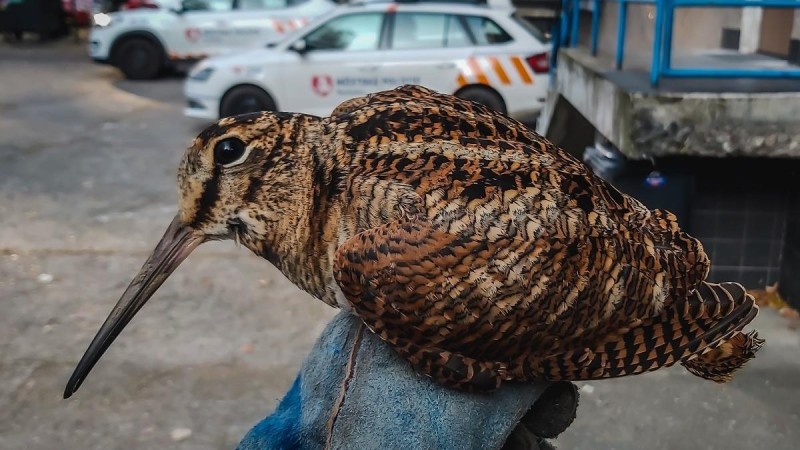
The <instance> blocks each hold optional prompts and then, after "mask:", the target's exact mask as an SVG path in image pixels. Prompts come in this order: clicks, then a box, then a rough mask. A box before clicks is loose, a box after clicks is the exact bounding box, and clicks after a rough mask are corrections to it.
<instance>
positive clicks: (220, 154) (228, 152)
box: [214, 138, 245, 166]
mask: <svg viewBox="0 0 800 450" xmlns="http://www.w3.org/2000/svg"><path fill="white" fill-rule="evenodd" d="M244 154H245V146H244V142H242V141H241V140H239V139H237V138H227V139H223V140H221V141H219V142H217V145H215V146H214V162H215V163H217V164H220V165H223V166H229V165H231V164H233V163H236V162H241V161H242V160H243V159H244V158H243V157H244Z"/></svg>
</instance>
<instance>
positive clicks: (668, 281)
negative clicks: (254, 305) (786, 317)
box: [68, 86, 762, 391]
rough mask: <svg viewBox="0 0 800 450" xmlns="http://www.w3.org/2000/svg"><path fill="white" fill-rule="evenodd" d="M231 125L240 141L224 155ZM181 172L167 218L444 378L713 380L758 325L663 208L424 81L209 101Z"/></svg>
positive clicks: (741, 352) (492, 383)
mask: <svg viewBox="0 0 800 450" xmlns="http://www.w3.org/2000/svg"><path fill="white" fill-rule="evenodd" d="M230 139H234V140H237V139H238V140H241V142H243V143H244V145H245V146H246V149H247V151H246V153H245V154H244V155H243V156H242V158H240V160H239V161H236V162H234V163H230V164H225V165H222V164H220V162H219V161H215V148H216V149H217V150H218V148H219V146H220V145H221V144H220V143H221V142H224V141H226V140H230ZM179 189H180V193H181V198H180V215H179V217H178V218H177V219H176V222H174V224H173V226H175V227H179V228H181V229H182V230H189V231H185V232H186V233H189V234H190V235H192V236H200V237H199V238H198V239H201V238H202V239H203V240H209V239H225V238H235V239H237V240H239V241H240V242H241V243H243V244H244V245H245V246H246V247H247V248H249V249H250V250H252V251H253V252H255V253H256V254H258V255H261V256H263V257H265V258H266V259H268V260H270V261H271V262H272V263H273V264H275V265H276V266H277V267H278V268H279V269H280V270H281V271H282V272H283V273H284V274H285V275H286V276H287V277H288V278H289V279H290V280H291V281H293V282H294V283H295V284H297V285H298V286H299V287H300V288H302V289H304V290H305V291H307V292H309V293H311V294H312V295H314V296H315V297H317V298H319V299H321V300H322V301H324V302H326V303H328V304H330V305H333V306H339V307H342V308H344V309H347V310H350V311H352V313H353V314H356V315H357V316H358V317H360V318H361V319H362V320H363V321H364V323H366V325H367V326H368V327H369V328H370V329H371V330H372V331H374V332H375V333H376V334H378V335H379V336H380V337H381V338H382V339H383V340H384V341H386V342H387V343H388V344H389V345H390V346H392V347H393V348H394V349H395V350H397V351H398V352H399V353H400V354H402V355H403V356H404V357H405V358H407V359H408V360H409V361H410V362H411V363H412V364H413V365H414V367H416V368H417V369H418V370H419V371H421V372H422V373H425V374H427V375H429V376H431V377H432V378H434V379H435V380H437V381H439V382H442V383H444V384H447V385H449V386H453V387H458V388H464V389H476V390H486V389H493V388H496V387H498V386H499V385H500V384H501V382H502V381H504V380H530V379H535V378H546V379H553V380H589V379H598V378H608V377H617V376H623V375H629V374H636V373H641V372H645V371H649V370H654V369H657V368H660V367H666V366H670V365H672V364H674V363H676V362H680V363H682V364H683V365H684V366H685V367H686V368H687V369H689V370H690V371H691V372H692V373H694V374H696V375H698V376H701V377H704V378H709V379H713V380H715V381H726V380H728V379H729V378H730V375H731V373H733V372H734V371H735V370H736V369H738V368H739V367H741V366H742V364H744V363H745V362H746V361H747V360H749V359H750V358H752V357H753V355H754V352H755V351H757V350H758V348H759V347H760V345H761V343H762V341H761V340H760V339H758V338H757V337H756V335H755V333H751V334H744V333H743V332H742V328H743V327H744V326H745V325H746V324H747V323H749V322H750V321H751V320H752V319H753V318H754V317H755V315H756V313H757V309H758V308H757V307H756V305H755V304H754V302H753V299H752V297H750V296H749V295H747V294H746V292H745V291H744V289H742V288H741V286H739V285H738V284H735V283H725V284H710V283H706V282H705V281H704V280H705V278H706V276H707V274H708V269H709V260H708V257H707V256H706V254H705V252H704V251H703V248H702V246H701V244H700V242H699V241H697V240H696V239H694V238H692V237H690V236H688V235H686V234H685V233H683V232H682V231H681V230H680V229H679V228H678V225H677V222H676V220H675V217H674V216H673V215H672V214H671V213H668V212H665V211H659V210H654V211H651V210H648V209H647V208H645V207H644V206H643V205H642V204H641V203H640V202H638V201H636V200H635V199H633V198H631V197H628V196H626V195H623V194H621V193H620V192H618V191H617V190H616V189H614V188H613V187H611V186H610V185H608V184H607V183H605V182H604V181H603V180H601V179H600V178H598V177H596V176H595V175H593V174H592V173H591V172H590V171H589V170H588V169H587V168H586V167H585V166H584V165H583V164H582V163H580V162H579V161H577V160H576V159H574V158H573V157H571V156H570V155H568V154H567V153H565V152H564V151H562V150H560V149H558V148H557V147H555V146H553V145H552V144H551V143H549V142H548V141H547V140H545V139H544V138H542V137H541V136H539V135H538V134H536V133H535V132H533V131H531V130H530V129H528V128H526V127H525V126H523V125H522V124H520V123H518V122H516V121H514V120H512V119H509V118H507V117H505V116H503V115H501V114H499V113H496V112H493V111H490V110H488V109H487V108H484V107H483V106H480V105H477V104H474V103H471V102H467V101H464V100H460V99H458V98H455V97H452V96H448V95H442V94H437V93H434V92H432V91H430V90H427V89H424V88H421V87H415V86H405V87H402V88H398V89H395V90H392V91H386V92H381V93H377V94H372V95H370V96H368V97H364V98H358V99H353V100H351V101H348V102H345V103H344V104H342V105H340V106H339V107H337V108H336V110H335V111H334V112H333V113H332V115H331V116H330V117H327V118H317V117H312V116H305V115H297V114H275V113H266V112H265V113H257V114H251V115H246V116H239V117H234V118H226V119H222V120H221V121H219V122H218V123H217V124H216V125H214V126H212V127H210V128H208V129H207V130H205V131H204V132H203V133H202V134H201V135H200V136H199V137H198V138H197V139H196V140H195V141H194V143H193V144H192V146H191V147H190V148H189V150H188V151H187V153H186V156H185V158H184V160H183V162H182V163H181V166H180V171H179ZM186 239H188V238H186ZM175 265H177V264H175ZM148 267H149V266H147V265H146V267H145V269H148ZM169 270H171V268H170V269H169ZM165 271H166V269H165ZM159 280H160V279H159ZM159 283H160V281H159ZM134 284H136V280H135V281H134ZM140 284H141V283H140ZM156 287H157V286H156ZM131 289H134V290H136V289H140V290H141V289H144V288H141V287H139V286H138V285H136V286H134V285H132V288H131ZM148 289H151V288H150V287H148ZM151 290H155V288H152V289H151ZM126 295H127V293H126ZM148 295H149V294H148ZM124 298H125V297H123V299H124ZM121 303H123V301H122V300H121ZM118 308H119V306H118ZM115 311H116V310H115ZM134 312H135V311H134ZM112 316H114V314H113V313H112ZM104 328H105V326H104ZM115 330H116V329H115ZM102 333H103V331H102V330H101V333H99V334H98V336H99V337H100V335H101V334H102ZM113 336H116V334H114V335H113ZM113 336H112V339H113ZM99 337H98V338H96V341H97V340H98V339H100V338H99ZM100 341H102V342H106V341H109V340H108V339H106V338H103V339H100ZM109 343H110V342H109ZM93 345H94V344H93ZM98 345H100V344H98ZM105 347H107V345H104V347H103V348H102V349H101V351H100V353H102V350H104V349H105ZM90 350H91V348H90ZM98 357H99V356H98ZM82 364H83V362H82ZM87 364H88V365H89V368H91V364H93V362H92V363H87ZM79 369H80V366H79ZM78 372H79V371H76V373H78ZM85 372H88V370H85ZM84 375H85V374H84ZM82 378H83V377H82V376H78V377H77V382H76V383H77V384H79V383H80V381H81V380H82ZM68 391H69V387H68Z"/></svg>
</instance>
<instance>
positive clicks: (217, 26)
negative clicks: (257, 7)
mask: <svg viewBox="0 0 800 450" xmlns="http://www.w3.org/2000/svg"><path fill="white" fill-rule="evenodd" d="M235 1H236V0H183V2H182V5H183V10H182V12H181V13H180V14H179V15H178V16H177V18H176V22H175V25H174V26H171V27H169V29H167V30H165V31H164V33H165V34H167V35H168V37H167V38H166V39H165V41H166V43H167V47H168V48H167V51H168V52H169V55H168V56H169V57H170V58H173V59H192V58H202V57H205V56H211V55H217V54H220V53H224V52H225V51H226V50H227V49H228V48H230V40H231V30H232V29H231V21H232V19H233V17H234V13H233V9H234V2H235Z"/></svg>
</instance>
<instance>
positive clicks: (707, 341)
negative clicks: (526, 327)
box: [523, 282, 764, 382]
mask: <svg viewBox="0 0 800 450" xmlns="http://www.w3.org/2000/svg"><path fill="white" fill-rule="evenodd" d="M757 314H758V306H756V304H755V301H754V300H753V297H752V296H750V295H748V294H747V293H746V291H745V290H744V288H742V286H740V285H739V284H736V283H723V284H711V283H705V282H703V283H701V285H700V286H698V288H697V289H696V290H695V291H694V292H692V294H690V295H689V297H688V298H686V299H685V300H683V301H680V302H678V303H677V304H674V305H673V307H672V308H669V309H667V310H665V311H663V312H662V313H661V314H660V315H659V316H658V317H655V318H653V319H650V320H647V321H643V322H641V323H639V324H636V325H635V326H632V327H631V328H628V329H622V330H619V331H618V332H617V333H614V334H612V335H610V336H607V337H606V338H605V339H603V340H602V341H601V342H599V343H598V344H597V345H595V346H593V347H592V348H586V349H583V350H580V351H569V352H565V353H561V354H557V355H553V356H550V357H547V358H542V359H538V358H537V359H535V360H530V361H526V362H525V364H524V367H523V370H524V371H525V372H527V377H530V378H535V377H543V378H547V379H551V380H573V381H577V380H593V379H601V378H613V377H621V376H626V375H633V374H638V373H643V372H647V371H651V370H656V369H659V368H661V367H669V366H671V365H673V364H675V363H676V362H680V363H681V364H682V365H684V367H686V368H687V369H688V370H689V371H690V372H692V373H693V374H695V375H697V376H700V377H702V378H706V379H710V380H714V381H718V382H724V381H728V380H729V379H730V377H731V374H732V373H733V372H734V371H736V370H737V369H738V368H740V367H741V366H742V365H744V363H746V362H747V361H748V360H750V359H752V358H753V357H754V355H755V352H756V351H758V349H759V348H760V347H761V345H762V344H763V343H764V341H763V340H762V339H759V338H758V335H757V334H756V332H751V333H749V334H744V333H742V331H741V330H742V328H744V326H745V325H747V324H748V323H750V321H752V320H753V319H754V318H755V317H756V315H757Z"/></svg>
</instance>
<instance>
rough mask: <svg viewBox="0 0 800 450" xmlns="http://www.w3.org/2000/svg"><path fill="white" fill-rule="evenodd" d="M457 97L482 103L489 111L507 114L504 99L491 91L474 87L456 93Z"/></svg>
mask: <svg viewBox="0 0 800 450" xmlns="http://www.w3.org/2000/svg"><path fill="white" fill-rule="evenodd" d="M456 97H458V98H463V99H464V100H470V101H473V102H475V103H480V104H481V105H484V106H486V107H488V108H489V109H493V110H495V111H497V112H500V113H503V114H505V113H506V103H505V102H504V101H503V98H502V97H500V95H498V94H497V93H495V92H494V91H492V90H491V89H488V88H485V87H479V86H472V87H467V88H464V89H462V90H461V91H459V92H456Z"/></svg>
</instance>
